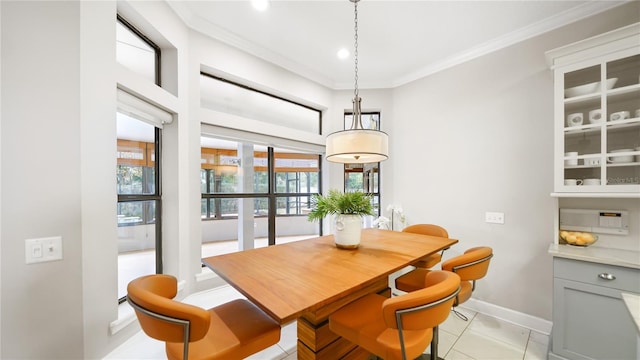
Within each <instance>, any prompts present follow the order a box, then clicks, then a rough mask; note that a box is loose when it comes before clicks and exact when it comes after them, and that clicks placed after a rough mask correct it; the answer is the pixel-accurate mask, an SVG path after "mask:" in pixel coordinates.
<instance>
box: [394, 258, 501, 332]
mask: <svg viewBox="0 0 640 360" xmlns="http://www.w3.org/2000/svg"><path fill="white" fill-rule="evenodd" d="M492 257H493V249H491V248H490V247H488V246H480V247H474V248H471V249H468V250H467V251H465V252H464V253H463V254H462V255H458V256H456V257H453V258H451V259H449V260H446V261H445V262H443V263H442V270H445V271H451V272H454V273H456V274H458V275H459V276H460V279H461V280H462V282H461V283H460V293H459V294H458V296H456V300H455V302H454V308H455V307H456V306H458V305H460V304H462V303H463V302H465V301H467V300H469V298H470V297H471V293H472V292H473V290H475V288H476V280H479V279H481V278H483V277H484V276H485V275H486V274H487V271H488V270H489V262H490V260H491V258H492ZM428 272H429V270H427V269H422V268H418V269H415V270H412V271H410V272H408V273H406V274H404V275H402V276H400V277H399V278H397V279H396V287H398V284H401V286H402V287H403V288H402V289H400V288H399V287H398V289H400V290H403V291H408V292H411V291H416V290H418V289H421V288H422V286H423V285H422V279H423V278H424V276H425V274H426V273H428ZM454 313H455V314H456V315H458V316H459V317H460V318H462V319H464V320H467V318H466V317H465V316H464V315H463V314H461V313H460V312H458V311H455V309H454Z"/></svg>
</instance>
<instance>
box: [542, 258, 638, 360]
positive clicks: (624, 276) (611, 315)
mask: <svg viewBox="0 0 640 360" xmlns="http://www.w3.org/2000/svg"><path fill="white" fill-rule="evenodd" d="M622 292H628V293H636V294H637V293H639V292H640V270H639V269H633V268H626V267H620V266H613V265H607V264H599V263H591V262H586V261H578V260H572V259H564V258H559V257H555V258H554V260H553V332H552V341H551V352H550V353H549V359H552V360H559V359H572V360H574V359H575V360H593V359H620V360H623V359H635V356H636V354H637V352H638V349H637V341H636V336H637V335H636V334H637V332H636V329H635V323H634V322H633V319H632V318H631V316H630V315H629V312H628V310H627V308H626V306H625V304H624V302H623V300H622Z"/></svg>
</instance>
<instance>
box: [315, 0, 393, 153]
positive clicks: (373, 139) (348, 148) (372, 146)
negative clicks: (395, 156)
mask: <svg viewBox="0 0 640 360" xmlns="http://www.w3.org/2000/svg"><path fill="white" fill-rule="evenodd" d="M349 1H351V2H352V3H353V4H354V8H355V21H354V23H355V51H354V58H355V89H354V92H353V94H354V97H353V121H352V122H351V129H349V130H342V131H337V132H334V133H332V134H329V136H327V147H326V150H327V160H328V161H331V162H336V163H343V164H365V163H373V162H379V161H384V160H387V158H389V136H388V135H387V134H386V133H384V132H382V131H379V130H375V129H364V128H363V127H362V111H361V102H362V98H360V96H359V95H358V1H360V0H349Z"/></svg>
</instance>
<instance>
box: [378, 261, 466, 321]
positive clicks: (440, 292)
mask: <svg viewBox="0 0 640 360" xmlns="http://www.w3.org/2000/svg"><path fill="white" fill-rule="evenodd" d="M459 290H460V277H459V276H458V275H456V274H454V273H452V272H447V271H441V270H434V271H430V272H429V273H427V275H426V276H425V287H424V288H423V289H420V290H416V291H414V292H411V293H408V294H404V295H401V296H396V297H392V298H390V299H387V300H385V301H384V303H383V304H382V313H383V317H384V321H385V323H386V325H387V326H388V327H389V328H393V329H400V330H401V331H402V330H421V329H430V328H433V327H435V326H438V325H439V324H441V323H442V322H443V321H445V320H446V319H447V317H448V316H449V310H450V309H451V307H452V305H453V302H454V299H455V296H456V295H457V294H458V291H459Z"/></svg>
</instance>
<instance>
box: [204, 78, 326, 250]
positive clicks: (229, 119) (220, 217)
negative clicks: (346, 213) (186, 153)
mask: <svg viewBox="0 0 640 360" xmlns="http://www.w3.org/2000/svg"><path fill="white" fill-rule="evenodd" d="M200 94H201V98H200V105H201V108H202V109H203V110H206V111H204V113H206V114H208V116H210V118H206V119H202V120H201V121H202V123H201V128H202V135H203V136H202V138H201V172H200V179H201V191H202V199H201V201H202V202H201V218H202V242H203V247H202V256H203V257H206V256H212V255H215V254H220V253H223V252H231V251H238V250H244V249H247V248H253V247H260V246H267V245H273V244H276V243H281V242H285V241H291V240H292V239H300V238H305V237H312V236H317V235H318V234H319V233H320V231H321V230H320V228H321V227H320V224H318V223H314V222H309V221H308V220H307V213H308V211H309V210H310V206H311V204H310V199H311V196H312V195H313V194H315V193H319V192H320V189H321V184H320V179H321V176H320V155H319V154H320V153H321V151H322V149H323V146H321V145H319V144H315V143H314V142H313V138H314V136H315V137H319V135H320V133H321V124H322V112H321V111H319V110H317V109H314V108H312V107H309V106H307V105H303V104H300V103H296V102H294V101H291V100H289V99H285V98H282V97H279V96H276V95H273V94H269V93H266V92H264V91H261V90H257V89H254V88H252V87H249V86H246V85H243V84H240V83H237V82H233V81H229V80H227V79H222V78H219V77H216V76H213V75H209V74H205V73H201V76H200ZM233 124H239V125H238V128H235V127H234V125H233ZM247 124H251V125H252V126H256V127H261V126H263V125H264V126H265V127H267V126H268V127H270V128H276V129H282V130H283V131H284V132H287V131H290V132H289V133H279V132H278V133H276V134H267V133H262V132H260V131H259V130H257V129H254V128H243V127H242V126H247ZM223 139H224V140H223ZM310 139H312V140H311V141H309V140H310ZM273 144H275V145H273ZM292 149H296V150H292ZM224 244H227V245H225V246H223V245H224Z"/></svg>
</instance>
